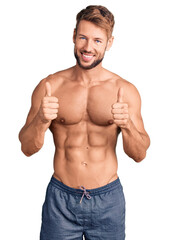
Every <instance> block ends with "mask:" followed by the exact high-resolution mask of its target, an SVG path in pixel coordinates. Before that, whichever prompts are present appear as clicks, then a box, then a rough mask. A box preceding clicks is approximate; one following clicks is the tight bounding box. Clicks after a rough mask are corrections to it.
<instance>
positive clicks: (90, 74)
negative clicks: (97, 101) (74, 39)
mask: <svg viewBox="0 0 169 240" xmlns="http://www.w3.org/2000/svg"><path fill="white" fill-rule="evenodd" d="M103 70H104V68H103V67H102V65H101V63H100V64H99V65H97V66H96V67H94V68H92V69H89V70H86V69H83V68H81V67H80V66H79V65H78V64H76V66H75V74H76V79H77V80H80V81H84V82H86V83H90V82H93V81H96V80H97V81H99V79H101V78H100V77H101V73H102V72H103Z"/></svg>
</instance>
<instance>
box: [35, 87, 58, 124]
mask: <svg viewBox="0 0 169 240" xmlns="http://www.w3.org/2000/svg"><path fill="white" fill-rule="evenodd" d="M51 95H52V91H51V85H50V83H49V82H46V96H45V97H44V98H43V99H42V102H41V106H40V109H39V115H40V118H41V121H42V122H44V123H48V122H50V121H52V120H53V119H55V118H57V113H58V108H59V103H58V99H57V98H56V97H52V96H51Z"/></svg>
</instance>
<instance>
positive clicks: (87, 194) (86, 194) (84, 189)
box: [80, 186, 91, 203]
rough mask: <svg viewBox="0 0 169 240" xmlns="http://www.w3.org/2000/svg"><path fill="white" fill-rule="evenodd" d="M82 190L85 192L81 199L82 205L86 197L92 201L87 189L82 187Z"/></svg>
mask: <svg viewBox="0 0 169 240" xmlns="http://www.w3.org/2000/svg"><path fill="white" fill-rule="evenodd" d="M80 189H82V190H83V195H82V197H81V199H80V203H81V202H82V200H83V197H84V195H85V196H86V197H87V199H91V196H90V195H89V192H87V191H86V188H85V187H83V186H80Z"/></svg>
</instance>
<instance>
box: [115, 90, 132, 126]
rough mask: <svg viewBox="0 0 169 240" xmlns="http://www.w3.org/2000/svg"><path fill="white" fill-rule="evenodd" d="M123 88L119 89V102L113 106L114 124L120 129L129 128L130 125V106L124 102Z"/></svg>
mask: <svg viewBox="0 0 169 240" xmlns="http://www.w3.org/2000/svg"><path fill="white" fill-rule="evenodd" d="M123 94H124V90H123V88H119V91H118V94H117V102H116V103H115V104H113V105H112V114H113V119H114V123H115V124H116V125H117V126H118V127H120V128H127V127H128V124H129V112H128V104H127V103H124V102H123Z"/></svg>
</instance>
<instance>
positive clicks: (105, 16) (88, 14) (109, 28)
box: [76, 5, 115, 38]
mask: <svg viewBox="0 0 169 240" xmlns="http://www.w3.org/2000/svg"><path fill="white" fill-rule="evenodd" d="M81 20H86V21H89V22H92V23H94V24H96V25H97V26H99V27H101V28H103V29H105V30H106V32H107V36H108V38H110V37H111V36H112V32H113V27H114V24H115V21H114V15H113V14H112V13H111V12H110V11H109V10H108V9H107V8H106V7H103V6H101V5H90V6H88V7H86V8H85V9H82V10H81V11H80V12H79V13H78V14H77V16H76V32H77V29H78V25H79V23H80V21H81Z"/></svg>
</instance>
